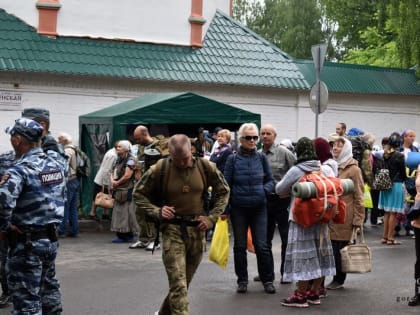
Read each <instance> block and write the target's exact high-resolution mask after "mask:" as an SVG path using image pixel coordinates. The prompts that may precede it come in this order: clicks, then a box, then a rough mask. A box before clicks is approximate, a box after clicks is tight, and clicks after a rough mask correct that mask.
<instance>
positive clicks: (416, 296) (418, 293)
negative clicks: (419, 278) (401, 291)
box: [408, 283, 420, 306]
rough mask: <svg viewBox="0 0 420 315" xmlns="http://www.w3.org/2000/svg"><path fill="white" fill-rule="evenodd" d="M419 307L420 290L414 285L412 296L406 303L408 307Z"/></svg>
mask: <svg viewBox="0 0 420 315" xmlns="http://www.w3.org/2000/svg"><path fill="white" fill-rule="evenodd" d="M417 305H420V288H419V285H418V284H417V283H416V286H415V288H414V296H413V297H412V298H411V299H410V300H409V301H408V306H417Z"/></svg>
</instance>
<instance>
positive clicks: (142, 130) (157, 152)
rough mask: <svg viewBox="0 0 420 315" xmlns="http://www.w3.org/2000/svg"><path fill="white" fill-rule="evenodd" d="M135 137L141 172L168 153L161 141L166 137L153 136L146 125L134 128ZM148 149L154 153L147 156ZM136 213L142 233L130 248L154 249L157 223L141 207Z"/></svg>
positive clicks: (157, 247)
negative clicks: (149, 218) (148, 218)
mask: <svg viewBox="0 0 420 315" xmlns="http://www.w3.org/2000/svg"><path fill="white" fill-rule="evenodd" d="M133 137H134V141H135V142H136V143H137V144H138V151H137V161H138V166H137V167H141V170H140V172H141V174H144V173H145V172H146V171H147V170H148V169H149V168H150V166H151V165H153V164H154V163H156V161H157V160H158V159H160V158H162V157H166V156H167V155H168V152H167V148H161V143H163V141H162V139H163V138H164V137H163V136H158V137H152V136H151V135H150V133H149V130H148V129H147V127H146V126H143V125H139V126H137V127H136V129H134V133H133ZM148 151H149V152H150V153H152V154H154V155H149V156H146V154H145V152H146V153H147V152H148ZM136 179H140V178H137V176H136ZM136 213H137V221H138V224H139V228H140V234H139V236H138V241H137V242H135V243H134V244H132V245H130V247H129V248H131V249H134V248H145V249H146V250H153V246H154V245H153V242H154V240H155V238H156V233H157V231H156V228H155V224H154V223H153V222H150V221H148V220H147V218H146V214H145V213H144V211H142V210H141V209H138V210H137V212H136ZM159 247H160V244H158V245H157V246H156V247H155V248H154V249H159Z"/></svg>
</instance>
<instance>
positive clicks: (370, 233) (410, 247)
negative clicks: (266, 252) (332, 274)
mask: <svg viewBox="0 0 420 315" xmlns="http://www.w3.org/2000/svg"><path fill="white" fill-rule="evenodd" d="M105 229H106V228H105ZM91 230H94V229H91ZM381 231H382V228H381V227H379V228H376V229H374V228H371V227H369V226H367V227H366V229H365V236H366V238H367V242H368V245H369V246H370V248H371V249H372V254H373V271H372V272H371V273H368V274H363V275H349V276H348V278H347V281H346V283H345V288H344V289H342V290H337V291H334V292H331V291H329V292H328V293H329V294H328V297H327V298H326V299H323V300H322V304H321V305H318V306H310V307H309V309H303V310H299V309H294V308H286V307H283V306H281V305H280V301H281V299H283V298H285V297H287V296H288V295H289V294H290V293H291V291H292V289H293V288H294V285H280V284H279V281H278V280H276V282H275V286H276V289H277V292H276V294H273V295H268V294H266V293H264V291H263V288H262V285H261V284H260V283H257V282H253V281H252V280H251V281H250V283H249V287H248V293H247V294H241V295H240V294H237V293H236V292H235V289H236V277H235V274H234V269H233V259H232V246H231V252H230V257H229V265H228V268H227V269H226V270H222V269H220V268H219V267H218V266H217V265H215V264H214V263H212V262H209V261H208V258H207V254H206V255H205V257H204V259H203V262H202V264H201V266H200V267H199V269H198V272H197V274H196V275H195V277H194V279H193V282H192V285H191V287H190V293H189V298H190V312H191V314H192V315H210V314H217V315H232V314H244V315H251V314H257V315H259V314H263V315H271V314H273V315H274V314H325V313H329V314H341V315H344V314H383V315H384V314H420V306H418V307H408V306H407V301H406V299H407V298H408V297H410V296H411V295H412V293H413V282H414V281H413V263H414V240H413V239H411V238H409V237H400V238H399V240H400V241H401V242H402V243H403V244H402V245H400V246H387V245H382V244H380V236H381ZM113 236H114V235H113V234H112V233H110V232H97V231H96V232H88V231H85V232H82V233H80V236H79V237H78V238H65V239H61V240H60V243H61V246H60V252H59V257H58V259H57V274H58V278H59V280H60V282H61V286H62V293H63V305H64V314H65V315H117V314H121V315H149V314H154V312H155V311H156V310H157V309H158V308H159V305H160V303H161V301H162V299H163V297H164V296H165V295H166V293H167V281H166V275H165V272H164V269H163V265H162V261H161V251H160V250H159V251H157V252H156V253H155V254H154V255H152V254H151V253H150V252H146V251H145V250H140V249H135V250H129V249H128V247H127V245H126V244H112V243H111V239H112V238H113ZM274 243H275V247H274V256H275V262H276V270H277V273H276V277H277V279H279V275H278V269H279V264H278V261H279V257H280V238H279V236H278V235H276V236H275V240H274ZM248 261H249V266H248V270H249V274H250V279H252V278H253V276H254V275H256V259H255V257H253V255H252V254H249V255H248ZM328 280H329V279H328ZM6 313H8V312H7V311H6V310H5V309H3V310H0V314H6Z"/></svg>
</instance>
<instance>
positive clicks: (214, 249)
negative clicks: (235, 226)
mask: <svg viewBox="0 0 420 315" xmlns="http://www.w3.org/2000/svg"><path fill="white" fill-rule="evenodd" d="M228 230H229V227H228V220H222V219H221V218H219V219H218V220H217V223H216V227H215V229H214V234H213V238H212V240H211V244H210V251H209V260H210V261H212V262H215V263H216V264H218V265H219V266H220V267H221V268H222V269H225V268H226V266H227V263H228V258H229V231H228Z"/></svg>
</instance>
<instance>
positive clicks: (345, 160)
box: [327, 137, 365, 290]
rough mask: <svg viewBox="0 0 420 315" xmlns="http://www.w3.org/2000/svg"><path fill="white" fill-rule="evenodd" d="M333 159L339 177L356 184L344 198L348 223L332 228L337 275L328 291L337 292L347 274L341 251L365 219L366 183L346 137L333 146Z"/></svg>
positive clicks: (329, 285) (335, 225)
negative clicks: (342, 266)
mask: <svg viewBox="0 0 420 315" xmlns="http://www.w3.org/2000/svg"><path fill="white" fill-rule="evenodd" d="M332 154H333V158H334V160H336V161H337V164H338V177H339V178H342V179H344V178H349V179H351V180H352V181H353V183H354V192H353V193H352V194H348V195H345V196H343V200H344V202H345V203H346V221H345V222H344V224H334V223H332V224H331V226H330V231H331V243H332V247H333V251H334V258H335V268H336V275H335V276H334V278H333V280H332V281H331V283H330V284H328V285H327V289H329V290H336V289H341V288H343V284H344V281H345V280H346V273H344V272H343V271H342V269H341V254H340V249H342V248H343V247H344V246H346V245H348V243H349V240H350V238H351V235H352V232H353V228H357V227H361V226H362V224H363V221H364V218H365V206H364V198H363V195H364V182H363V177H362V171H361V170H360V168H359V166H358V162H357V161H356V160H355V159H354V158H353V153H352V146H351V142H350V141H349V140H347V139H346V138H344V137H339V138H338V139H337V140H336V141H334V144H333V152H332Z"/></svg>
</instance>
